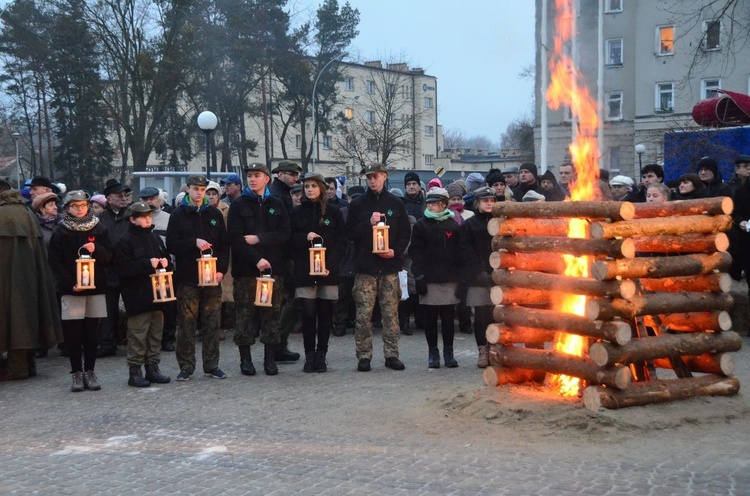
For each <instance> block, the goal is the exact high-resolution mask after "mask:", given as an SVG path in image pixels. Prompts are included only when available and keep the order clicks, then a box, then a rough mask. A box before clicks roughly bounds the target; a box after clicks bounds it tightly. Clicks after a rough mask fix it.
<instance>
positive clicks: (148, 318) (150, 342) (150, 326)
mask: <svg viewBox="0 0 750 496" xmlns="http://www.w3.org/2000/svg"><path fill="white" fill-rule="evenodd" d="M162 332H164V312H162V311H153V312H144V313H140V314H138V315H130V316H128V359H127V361H128V367H140V366H141V365H143V364H144V363H145V364H149V365H151V364H156V365H158V364H159V360H160V359H161V337H162ZM193 366H195V364H193Z"/></svg>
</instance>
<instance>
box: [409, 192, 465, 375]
mask: <svg viewBox="0 0 750 496" xmlns="http://www.w3.org/2000/svg"><path fill="white" fill-rule="evenodd" d="M425 203H426V204H427V209H426V210H425V212H424V216H423V217H422V218H421V219H419V220H418V221H417V223H416V225H415V226H414V230H413V232H412V237H411V246H410V247H409V255H410V256H411V259H412V268H411V270H412V273H413V274H414V279H415V282H416V287H417V294H419V295H420V298H419V303H420V304H421V305H423V308H424V326H425V338H426V339H427V347H428V361H427V364H428V367H429V368H440V351H439V349H438V333H437V320H438V316H440V321H441V330H442V337H443V360H444V362H445V366H446V367H449V368H453V367H458V362H457V361H456V359H455V357H454V356H453V335H454V322H453V320H454V318H455V316H456V304H457V303H458V302H459V299H458V298H457V296H456V294H457V291H458V275H459V274H460V273H461V266H462V258H461V257H460V251H459V243H460V240H461V229H460V227H459V225H458V223H456V221H455V220H454V217H455V215H456V214H455V213H454V212H453V211H452V210H450V209H448V192H447V191H446V190H445V189H443V188H433V189H431V190H430V191H428V192H427V198H426V199H425Z"/></svg>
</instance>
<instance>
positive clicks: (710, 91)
mask: <svg viewBox="0 0 750 496" xmlns="http://www.w3.org/2000/svg"><path fill="white" fill-rule="evenodd" d="M719 89H721V80H720V79H704V80H702V81H701V100H705V99H706V98H717V97H718V96H719V93H718V92H717V91H716V90H719Z"/></svg>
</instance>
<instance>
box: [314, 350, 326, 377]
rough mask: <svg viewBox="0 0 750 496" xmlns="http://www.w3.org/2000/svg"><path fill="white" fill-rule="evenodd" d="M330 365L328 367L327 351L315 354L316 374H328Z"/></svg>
mask: <svg viewBox="0 0 750 496" xmlns="http://www.w3.org/2000/svg"><path fill="white" fill-rule="evenodd" d="M327 371H328V365H326V353H325V351H318V352H316V353H315V372H327Z"/></svg>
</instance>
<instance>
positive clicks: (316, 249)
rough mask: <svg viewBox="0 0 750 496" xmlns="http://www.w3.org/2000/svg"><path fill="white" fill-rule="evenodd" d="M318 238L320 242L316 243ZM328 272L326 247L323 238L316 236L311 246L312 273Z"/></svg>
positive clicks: (324, 273)
mask: <svg viewBox="0 0 750 496" xmlns="http://www.w3.org/2000/svg"><path fill="white" fill-rule="evenodd" d="M318 239H319V240H320V242H319V243H316V242H315V241H316V240H318ZM326 272H327V271H326V249H325V247H324V246H323V238H316V239H315V240H313V241H312V246H311V247H310V275H311V276H324V275H326Z"/></svg>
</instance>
